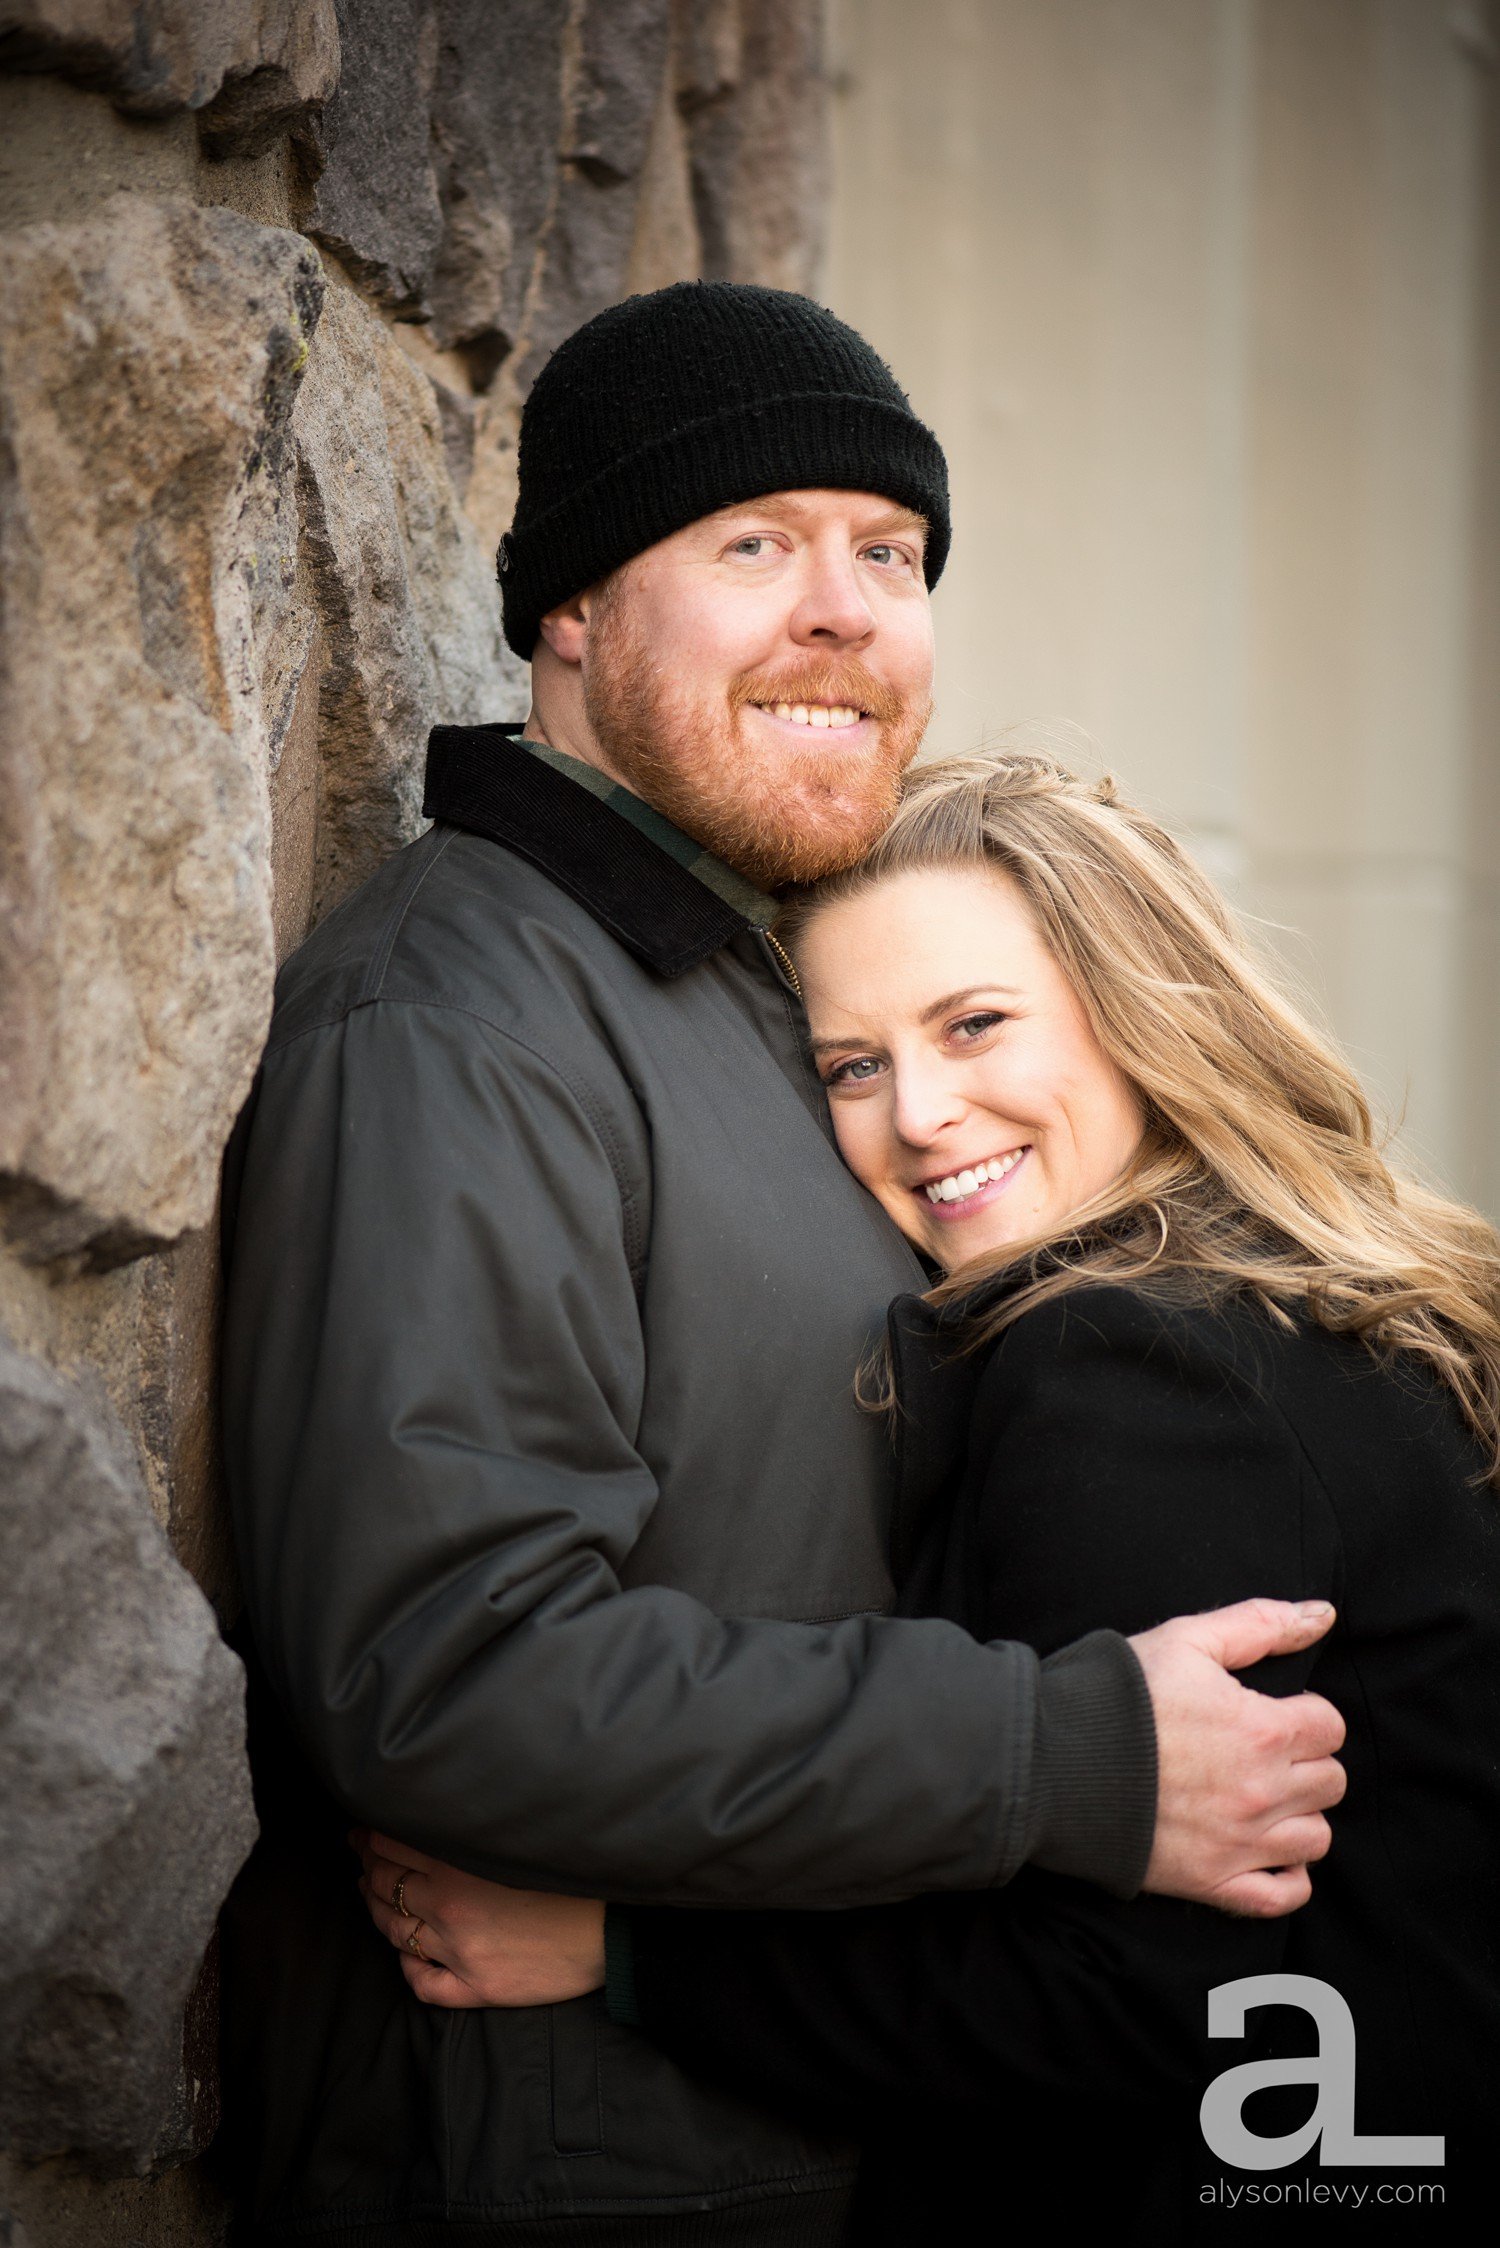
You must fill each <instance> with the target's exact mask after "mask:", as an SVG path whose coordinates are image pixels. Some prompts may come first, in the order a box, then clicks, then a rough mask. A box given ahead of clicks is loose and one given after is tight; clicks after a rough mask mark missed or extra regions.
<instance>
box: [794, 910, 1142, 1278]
mask: <svg viewBox="0 0 1500 2248" xmlns="http://www.w3.org/2000/svg"><path fill="white" fill-rule="evenodd" d="M797 968H798V974H799V976H800V979H801V982H802V987H803V991H804V994H805V996H806V1000H807V1011H808V1018H809V1022H810V1024H811V1028H812V1036H813V1044H814V1051H815V1054H816V1057H817V1063H818V1071H819V1074H820V1076H821V1077H822V1079H823V1082H824V1084H825V1085H826V1086H827V1088H828V1097H829V1101H830V1103H831V1106H832V1110H833V1122H834V1129H835V1130H836V1132H837V1134H838V1142H839V1146H840V1148H841V1149H842V1150H843V1154H844V1160H845V1161H846V1163H847V1164H848V1165H849V1168H850V1170H851V1171H853V1173H854V1175H855V1177H856V1178H857V1179H858V1180H859V1181H860V1182H861V1184H862V1185H864V1186H866V1187H868V1188H869V1190H870V1192H871V1193H872V1194H873V1195H874V1196H875V1197H876V1199H877V1201H879V1202H880V1203H881V1204H883V1206H884V1207H885V1209H886V1210H887V1211H888V1212H889V1213H890V1215H891V1216H892V1217H893V1218H894V1219H895V1221H896V1223H897V1225H898V1226H900V1228H901V1230H902V1232H903V1233H904V1234H905V1235H906V1236H907V1238H908V1239H909V1240H911V1241H914V1242H915V1243H916V1244H917V1246H918V1248H920V1249H924V1250H926V1252H927V1253H928V1255H929V1256H931V1257H934V1258H936V1259H937V1261H938V1262H939V1263H940V1264H942V1265H944V1266H945V1267H947V1268H948V1269H949V1270H952V1269H953V1268H955V1267H956V1266H959V1265H964V1264H967V1263H969V1262H970V1260H971V1259H973V1258H975V1257H978V1256H982V1255H986V1254H988V1253H989V1252H990V1251H993V1250H1003V1249H1005V1248H1008V1247H1010V1246H1012V1245H1013V1244H1015V1243H1017V1242H1020V1241H1022V1240H1025V1239H1026V1238H1028V1237H1029V1236H1031V1235H1034V1234H1038V1233H1046V1232H1050V1231H1051V1230H1052V1229H1053V1228H1054V1227H1056V1226H1058V1225H1060V1224H1062V1223H1063V1222H1064V1221H1065V1220H1066V1219H1067V1218H1068V1217H1069V1216H1070V1214H1071V1213H1072V1212H1073V1211H1074V1210H1077V1209H1079V1208H1080V1207H1081V1206H1082V1204H1083V1203H1085V1202H1087V1201H1088V1200H1089V1199H1090V1198H1091V1197H1092V1196H1093V1195H1095V1194H1098V1193H1099V1192H1100V1191H1101V1190H1102V1189H1103V1188H1105V1187H1107V1186H1108V1185H1109V1184H1110V1182H1111V1181H1112V1180H1113V1179H1115V1178H1117V1177H1118V1176H1119V1174H1120V1172H1121V1171H1122V1170H1123V1169H1124V1168H1125V1165H1126V1164H1127V1163H1128V1162H1129V1160H1130V1158H1131V1156H1132V1155H1133V1154H1134V1152H1135V1150H1136V1148H1137V1147H1138V1146H1139V1144H1140V1139H1141V1133H1142V1129H1143V1118H1142V1113H1141V1106H1140V1101H1139V1099H1138V1097H1137V1095H1136V1093H1135V1091H1134V1089H1133V1088H1132V1086H1131V1085H1130V1083H1129V1081H1128V1080H1127V1079H1126V1078H1125V1077H1124V1076H1123V1075H1122V1074H1121V1072H1120V1071H1119V1070H1118V1069H1117V1068H1116V1067H1115V1065H1114V1063H1113V1062H1111V1061H1110V1060H1109V1059H1108V1057H1107V1056H1106V1054H1105V1053H1104V1051H1103V1049H1102V1048H1101V1047H1100V1045H1099V1042H1098V1040H1097V1039H1096V1038H1095V1036H1094V1034H1093V1031H1092V1030H1091V1029H1090V1028H1089V1025H1088V1022H1087V1020H1086V1018H1085V1016H1084V1013H1083V1010H1082V1008H1081V1007H1080V1006H1079V1004H1078V1001H1077V999H1076V998H1075V997H1074V995H1073V990H1072V987H1071V985H1070V984H1069V983H1068V982H1067V981H1066V979H1065V978H1064V976H1063V974H1062V972H1061V970H1060V969H1059V968H1058V966H1057V964H1056V962H1055V961H1054V960H1053V958H1052V956H1051V954H1050V953H1049V952H1048V950H1047V948H1046V946H1045V945H1044V944H1043V943H1042V940H1041V938H1040V936H1039V935H1038V934H1037V931H1036V928H1035V926H1034V925H1033V923H1032V920H1031V917H1030V914H1029V913H1028V911H1027V909H1026V906H1025V903H1024V901H1023V899H1022V897H1021V893H1020V891H1019V890H1018V889H1017V888H1016V885H1015V884H1014V883H1013V882H1012V881H1011V879H1010V877H1009V876H1008V875H1006V874H1003V873H1002V872H1001V871H1000V870H999V869H998V868H994V869H990V868H968V867H939V868H934V869H929V870H926V871H923V872H920V873H913V874H901V875H893V876H891V877H890V879H888V880H887V881H884V882H879V883H876V884H875V885H874V886H873V887H872V888H871V889H869V890H866V891H863V892H862V893H861V894H860V895H859V896H857V897H853V898H847V899H844V900H841V901H840V902H838V903H837V904H831V905H827V906H824V907H823V908H822V909H821V910H820V911H819V912H817V913H815V914H814V916H813V917H812V920H811V921H810V923H809V924H808V926H807V927H806V928H805V930H804V931H803V934H802V936H801V938H800V939H799V941H798V946H797Z"/></svg>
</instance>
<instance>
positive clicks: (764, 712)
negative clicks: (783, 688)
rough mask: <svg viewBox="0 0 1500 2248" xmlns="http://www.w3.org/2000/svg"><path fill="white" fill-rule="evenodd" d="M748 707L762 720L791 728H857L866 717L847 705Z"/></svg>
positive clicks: (813, 704)
mask: <svg viewBox="0 0 1500 2248" xmlns="http://www.w3.org/2000/svg"><path fill="white" fill-rule="evenodd" d="M750 707H751V709H752V710H758V711H759V712H760V714H761V716H762V717H763V718H779V719H780V720H781V721H782V723H783V724H784V725H792V726H832V727H836V728H839V729H843V728H845V727H849V726H857V725H858V724H859V722H860V720H861V719H862V718H864V717H866V716H867V715H868V713H867V712H865V711H863V710H858V709H855V708H853V707H852V706H851V705H850V704H848V703H823V702H812V703H803V702H776V703H760V702H758V703H752V704H751V706H750Z"/></svg>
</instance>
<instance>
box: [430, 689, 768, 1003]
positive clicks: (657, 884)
mask: <svg viewBox="0 0 1500 2248" xmlns="http://www.w3.org/2000/svg"><path fill="white" fill-rule="evenodd" d="M520 734H521V728H520V727H519V726H515V725H491V726H435V727H434V728H433V730H432V733H431V736H430V737H429V740H428V745H427V788H426V795H425V797H424V799H423V804H422V810H423V812H424V814H425V815H426V817H427V818H428V819H435V820H445V821H447V822H448V823H449V825H450V826H453V827H461V828H464V829H466V830H467V831H468V832H469V833H470V834H472V835H483V836H487V837H488V838H489V840H490V841H491V842H492V843H501V844H503V845H504V846H505V847H506V849H507V850H511V851H514V852H515V853H516V854H517V856H518V857H520V858H523V859H526V860H527V861H529V863H530V864H531V865H532V866H534V867H537V868H539V869H540V871H541V872H542V873H543V874H545V875H547V876H548V877H549V879H550V880H552V881H553V882H555V883H556V884H557V886H558V888H559V889H561V890H566V891H567V893H568V895H569V897H572V898H576V899H577V901H578V903H579V904H580V905H581V906H583V907H584V908H585V909H586V910H587V911H588V912H589V913H591V914H592V915H593V917H594V919H595V920H596V921H597V922H598V923H599V924H600V926H601V927H602V928H605V929H607V930H608V931H609V933H610V935H611V936H612V937H615V938H617V939H618V940H619V942H620V943H621V944H623V945H624V946H625V947H626V949H627V951H629V952H632V953H634V955H635V957H636V958H637V959H638V960H643V961H645V963H646V965H647V966H648V967H650V968H654V969H655V971H656V973H657V974H658V975H660V976H680V975H682V974H683V973H684V972H685V971H686V970H687V969H689V968H695V967H697V966H698V964H699V962H700V961H703V960H706V959H707V958H708V957H709V955H710V953H713V952H717V951H718V950H719V948H720V947H721V946H722V945H725V944H727V943H728V942H729V940H730V938H731V937H734V936H737V935H739V934H740V933H741V932H742V931H743V930H746V929H754V928H763V927H764V926H765V925H766V923H767V921H768V920H769V919H770V917H771V912H772V911H773V910H774V908H773V907H772V904H771V901H770V900H768V899H766V898H764V897H763V896H762V894H761V893H760V892H759V891H756V890H753V889H751V887H750V885H749V884H748V883H744V882H740V881H739V879H738V877H736V876H733V875H731V874H730V872H729V870H728V869H727V868H724V867H721V866H720V865H719V862H718V861H717V860H715V859H712V858H711V857H710V855H709V854H708V853H707V852H705V851H702V850H700V849H698V848H697V847H696V846H695V845H692V844H691V843H690V842H689V840H688V838H686V837H684V836H683V835H682V834H681V832H680V830H678V829H677V828H674V827H673V826H672V825H671V823H670V822H669V821H667V820H664V819H663V818H662V817H661V815H660V814H659V813H656V812H653V811H652V810H651V808H650V806H649V805H644V804H640V803H639V799H637V798H634V797H630V796H629V794H628V791H626V790H625V789H621V788H618V787H615V786H614V784H612V783H608V782H606V784H605V793H604V794H602V795H601V794H599V793H596V792H595V790H594V789H593V788H592V787H591V786H587V785H580V784H579V783H578V782H577V781H575V780H574V779H573V778H572V777H571V775H570V774H569V773H567V772H566V771H565V770H564V769H563V768H562V765H561V764H560V763H554V762H553V761H551V760H550V759H548V758H545V757H543V756H541V755H537V756H531V755H528V754H527V752H526V751H525V750H524V749H518V748H517V747H516V744H517V741H518V738H519V736H520ZM617 799H627V801H626V802H625V803H621V802H619V801H617Z"/></svg>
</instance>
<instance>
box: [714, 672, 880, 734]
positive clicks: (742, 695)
mask: <svg viewBox="0 0 1500 2248" xmlns="http://www.w3.org/2000/svg"><path fill="white" fill-rule="evenodd" d="M729 701H730V706H731V708H733V709H735V710H740V709H742V708H743V707H744V705H745V704H746V703H761V704H763V705H768V706H772V707H774V705H775V704H777V703H792V704H796V703H842V704H843V705H844V707H845V708H846V709H848V710H859V711H863V712H864V714H865V716H866V717H867V718H875V719H880V720H883V721H885V722H886V723H887V724H893V723H894V722H895V721H896V720H897V719H899V718H904V717H905V716H906V711H907V704H906V700H905V698H904V697H903V696H901V695H898V694H897V692H896V690H895V688H894V687H891V686H888V685H887V684H886V682H885V681H884V680H883V679H877V678H876V677H875V674H874V673H873V672H872V671H867V670H866V668H865V666H864V665H863V664H862V663H858V662H846V663H841V664H833V663H807V664H798V665H796V666H795V667H791V666H787V667H785V668H783V669H782V670H780V671H747V672H742V673H741V675H740V677H739V678H738V679H736V680H734V681H733V682H732V683H731V685H730V689H729Z"/></svg>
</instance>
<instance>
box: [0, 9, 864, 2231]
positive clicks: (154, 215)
mask: <svg viewBox="0 0 1500 2248" xmlns="http://www.w3.org/2000/svg"><path fill="white" fill-rule="evenodd" d="M821 58H822V23H821V7H820V0H202V4H201V5H193V6H186V7H185V6H183V5H181V4H180V0H135V4H133V5H132V4H131V0H0V573H3V606H0V694H3V709H0V1235H3V1246H0V1501H3V1505H0V2142H3V2144H4V2146H5V2147H6V2148H8V2150H9V2153H8V2156H7V2157H6V2161H7V2164H8V2166H7V2168H6V2169H5V2171H4V2174H3V2181H0V2240H8V2241H11V2242H13V2243H14V2242H20V2241H27V2242H30V2243H33V2244H34V2248H75V2244H77V2248H82V2244H84V2243H87V2244H88V2248H115V2244H117V2248H124V2244H126V2243H130V2244H131V2248H135V2244H149V2248H156V2244H163V2248H164V2244H166V2243H169V2242H171V2243H177V2242H182V2243H194V2244H196V2243H203V2242H209V2241H216V2240H218V2239H220V2238H221V2237H222V2235H223V2230H224V2223H225V2212H224V2209H223V2206H222V2203H221V2201H220V2199H219V2197H218V2195H217V2193H216V2191H215V2188H214V2186H213V2183H212V2177H211V2171H209V2170H208V2169H206V2168H205V2166H204V2165H203V2164H202V2163H200V2162H199V2161H198V2160H197V2157H198V2156H199V2155H200V2153H201V2151H202V2150H203V2148H204V2147H205V2145H206V2144H207V2142H208V2140H209V2139H210V2137H211V2135H212V2132H213V2129H214V2125H215V2120H216V2113H217V2095H216V2086H215V2071H214V2064H213V2049H214V2034H213V2033H214V2018H213V1988H212V1984H213V1978H212V1934H213V1928H214V1921H215V1915H216V1912H217V1908H218V1905H219V1903H220V1900H221V1899H222V1897H223V1895H224V1892H225V1890H226V1888H227V1886H228V1884H229V1882H230V1880H231V1879H232V1877H233V1874H234V1872H235V1870H236V1868H237V1866H238V1865H239V1863H240V1862H241V1861H242V1859H243V1857H244V1854H245V1852H246V1850H247V1849H248V1847H249V1844H250V1842H251V1839H252V1837H253V1834H254V1819H253V1813H252V1809H251V1803H250V1792H249V1785H248V1779H247V1775H246V1770H245V1761H244V1754H243V1708H242V1676H241V1672H240V1669H239V1665H238V1663H237V1662H236V1660H235V1659H234V1657H233V1656H232V1655H231V1654H230V1653H229V1652H228V1650H227V1648H226V1647H225V1646H224V1644H223V1640H222V1637H221V1630H222V1629H227V1628H228V1627H229V1626H230V1625H231V1624H232V1621H233V1618H234V1614H235V1610H236V1592H235V1580H234V1566H233V1559H232V1554H231V1550H230V1546H229V1542H228V1539H227V1536H226V1532H225V1526H224V1522H223V1518H222V1510H221V1506H220V1499H219V1483H218V1468H217V1461H216V1436H215V1415H214V1379H213V1377H214V1351H215V1326H216V1315H217V1265H216V1249H215V1235H214V1220H215V1207H216V1197H217V1189H218V1175H219V1165H220V1160H221V1156H222V1153H223V1149H224V1144H225V1141H226V1138H227V1136H228V1133H229V1130H230V1128H231V1126H232V1124H233V1122H234V1118H235V1115H236V1113H237V1111H238V1109H239V1107H240V1105H241V1103H242V1101H243V1100H244V1097H245V1094H246V1092H247V1090H248V1088H249V1085H250V1082H251V1078H252V1075H253V1073H254V1070H255V1067H256V1062H257V1059H258V1056H259V1053H260V1049H261V1045H262V1041H263V1039H264V1036H265V1032H266V1025H267V1020H268V1017H269V1012H270V1006H271V989H272V978H273V976H274V973H275V968H276V964H277V961H278V960H279V959H282V958H284V957H285V955H286V954H287V953H288V952H289V951H290V950H291V949H292V948H293V947H294V946H295V945H297V944H298V943H299V942H300V941H301V939H302V937H303V936H304V935H305V934H306V932H307V930H308V928H309V927H310V926H311V925H312V923H313V922H314V921H315V920H316V919H317V918H318V917H319V916H320V915H321V914H323V913H324V912H326V911H327V910H328V908H329V907H330V906H331V905H333V904H334V903H335V902H336V901H337V900H338V899H339V898H340V897H342V896H343V895H344V894H345V893H346V892H347V891H348V890H349V889H350V888H351V887H352V886H353V885H354V884H356V883H358V882H359V881H360V880H362V879H363V877H364V876H365V875H367V874H368V873H369V872H370V871H371V870H372V868H373V867H374V866H375V865H376V864H377V863H378V862H379V861H380V859H381V858H382V857H383V856H384V855H385V854H386V853H387V852H389V851H391V850H393V849H395V848H396V847H397V846H398V845H399V844H401V843H403V842H404V841H406V840H408V839H409V838H410V837H411V836H412V835H414V834H415V833H416V832H417V830H418V828H419V825H420V817H419V807H420V799H421V785H420V782H421V767H422V754H423V745H424V742H425V737H426V733H427V729H428V727H429V726H430V725H432V724H433V723H434V722H435V721H440V720H456V721H460V722H462V721H468V720H476V719H480V718H496V717H511V716H517V715H519V714H521V713H522V712H523V711H524V709H525V678H524V673H523V671H522V669H521V668H520V667H519V666H518V665H517V664H516V663H515V661H514V659H513V658H512V657H511V656H510V655H509V653H508V652H507V650H506V649H505V647H504V645H503V643H502V640H501V637H500V612H499V601H498V596H497V591H496V587H495V582H494V573H493V560H492V558H493V553H494V549H495V546H496V543H497V541H498V538H499V535H500V533H501V532H502V531H503V529H504V528H505V525H506V522H507V520H508V518H509V514H510V508H511V502H512V495H513V473H514V459H515V437H516V426H517V418H518V413H519V406H520V401H521V399H522V398H523V397H524V394H525V390H526V386H527V384H528V383H529V381H530V379H531V377H532V375H533V374H534V372H535V370H536V368H537V367H538V366H539V365H540V364H541V362H542V360H543V359H544V358H545V356H546V355H547V353H548V352H549V351H550V350H551V349H552V347H553V346H554V345H555V344H556V343H557V342H558V341H559V340H560V338H561V337H563V336H564V335H566V334H567V333H568V332H569V331H570V330H571V329H572V328H573V327H575V326H576V325H577V324H578V323H579V322H580V321H582V320H584V319H586V318H588V317H589V315H590V314H591V313H593V312H595V311H596V310H598V309H599V307H600V306H602V305H604V304H606V303H608V302H609V301H610V300H611V299H614V298H616V297H619V296H621V295H624V294H626V293H628V292H630V291H632V290H634V289H640V288H652V287H656V286H659V285H661V284H663V283H665V282H668V281H671V280H674V279H677V278H681V277H684V276H692V275H699V274H701V275H725V276H728V277H731V278H735V279H759V280H767V281H773V282H775V283H778V284H780V285H783V286H788V287H793V288H806V287H809V286H810V285H811V281H812V276H813V272H814V264H815V259H816V255H817V250H818V227H819V220H820V215H821V210H822V204H823V197H824V153H823V152H824V104H825V86H824V79H823V72H822V59H821ZM205 1962H207V1963H206V1964H205Z"/></svg>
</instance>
